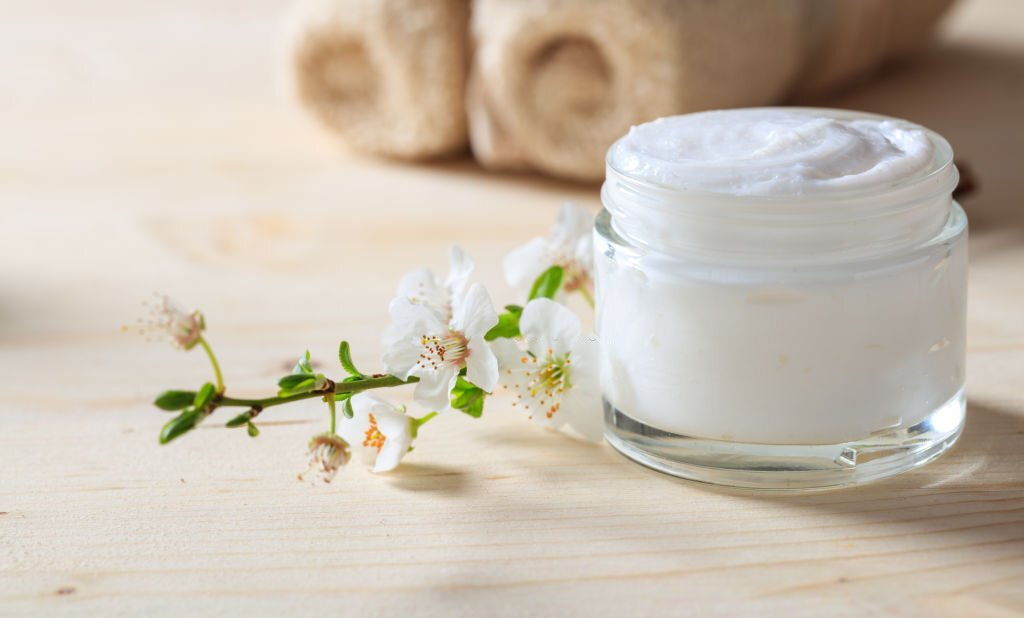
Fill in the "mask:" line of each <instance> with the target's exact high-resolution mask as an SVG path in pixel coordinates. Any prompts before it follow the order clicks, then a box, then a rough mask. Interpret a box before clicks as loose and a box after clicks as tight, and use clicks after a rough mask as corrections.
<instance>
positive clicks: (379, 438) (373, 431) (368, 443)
mask: <svg viewBox="0 0 1024 618" xmlns="http://www.w3.org/2000/svg"><path fill="white" fill-rule="evenodd" d="M369 421H370V426H369V427H367V428H366V436H365V437H364V438H363V446H365V447H367V448H375V449H377V452H378V453H380V449H382V448H384V440H385V438H384V434H382V433H381V432H380V429H379V428H378V427H377V419H376V418H374V416H373V415H372V414H370V415H369Z"/></svg>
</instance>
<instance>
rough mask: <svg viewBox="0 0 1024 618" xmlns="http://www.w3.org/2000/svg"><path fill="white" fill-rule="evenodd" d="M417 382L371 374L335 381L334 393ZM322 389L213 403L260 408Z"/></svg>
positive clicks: (320, 393) (309, 396) (319, 393)
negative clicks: (359, 377) (359, 378)
mask: <svg viewBox="0 0 1024 618" xmlns="http://www.w3.org/2000/svg"><path fill="white" fill-rule="evenodd" d="M414 382H419V378H417V377H415V376H413V377H410V378H409V379H408V380H403V379H401V378H396V377H395V376H389V375H385V376H371V377H368V378H363V379H361V380H353V381H351V382H335V384H334V393H335V394H341V393H360V392H362V391H368V390H372V389H375V388H389V387H392V386H402V385H403V384H412V383H414ZM323 396H324V392H323V391H310V392H308V393H298V394H296V395H288V396H285V397H265V398H263V399H242V398H239V397H220V398H218V399H215V400H214V404H215V405H216V406H217V407H230V406H236V407H244V408H253V407H258V408H260V409H263V408H270V407H273V406H280V405H283V404H286V403H292V402H293V401H301V400H303V399H313V398H314V397H323Z"/></svg>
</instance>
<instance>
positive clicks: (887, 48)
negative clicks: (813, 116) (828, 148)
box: [796, 0, 954, 95]
mask: <svg viewBox="0 0 1024 618" xmlns="http://www.w3.org/2000/svg"><path fill="white" fill-rule="evenodd" d="M953 2H954V0H815V1H812V2H809V3H808V5H807V10H808V18H807V40H808V46H807V52H806V54H807V59H806V62H805V69H804V73H803V76H802V78H801V79H800V81H799V84H798V87H797V89H796V94H797V95H805V94H817V93H821V92H826V91H829V90H834V89H836V88H838V87H841V86H846V85H849V84H851V83H854V82H856V81H858V80H859V79H861V78H864V77H866V76H867V75H869V74H871V73H872V72H873V71H875V70H876V69H878V68H879V67H880V66H882V65H883V64H885V63H886V62H889V61H891V60H899V59H902V58H904V57H906V56H910V55H913V54H915V53H917V52H919V51H920V50H922V49H923V48H924V47H925V46H926V45H927V43H928V42H929V40H930V39H931V36H932V34H933V33H934V32H935V26H936V23H937V22H938V21H939V19H940V18H941V17H942V15H943V14H944V13H945V12H946V10H947V9H948V8H949V7H950V5H952V4H953Z"/></svg>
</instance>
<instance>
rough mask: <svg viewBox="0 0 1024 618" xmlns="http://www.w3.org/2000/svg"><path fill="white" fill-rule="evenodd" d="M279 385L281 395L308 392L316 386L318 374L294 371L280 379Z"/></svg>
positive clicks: (279, 394)
mask: <svg viewBox="0 0 1024 618" xmlns="http://www.w3.org/2000/svg"><path fill="white" fill-rule="evenodd" d="M277 385H278V386H279V387H280V390H279V391H278V396H280V397H286V396H288V395H295V394H298V393H308V392H309V391H311V390H313V389H314V388H316V376H315V375H313V374H310V373H293V374H291V375H287V376H285V377H283V378H281V379H280V380H278V381H277Z"/></svg>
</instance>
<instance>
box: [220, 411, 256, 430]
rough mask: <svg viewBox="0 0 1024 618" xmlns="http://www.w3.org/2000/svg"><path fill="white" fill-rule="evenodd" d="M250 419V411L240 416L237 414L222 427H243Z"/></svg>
mask: <svg viewBox="0 0 1024 618" xmlns="http://www.w3.org/2000/svg"><path fill="white" fill-rule="evenodd" d="M251 418H252V411H251V410H250V411H246V412H242V413H241V414H239V415H238V416H236V417H235V418H233V419H231V420H230V421H228V422H226V423H224V426H225V427H241V426H242V425H245V424H246V423H248V422H249V419H251Z"/></svg>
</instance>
